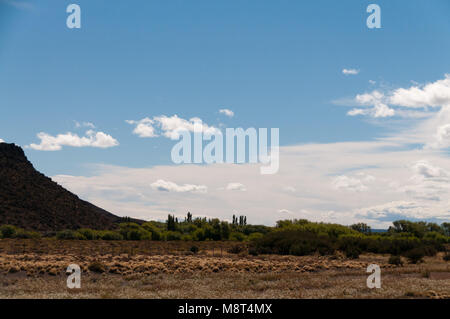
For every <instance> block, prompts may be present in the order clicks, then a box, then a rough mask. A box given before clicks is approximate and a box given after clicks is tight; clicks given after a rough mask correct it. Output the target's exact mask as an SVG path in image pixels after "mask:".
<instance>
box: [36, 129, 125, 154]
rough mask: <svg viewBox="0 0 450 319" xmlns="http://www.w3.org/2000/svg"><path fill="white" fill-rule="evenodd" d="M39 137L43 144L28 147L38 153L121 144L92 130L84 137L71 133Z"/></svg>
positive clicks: (44, 134) (104, 134)
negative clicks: (65, 148)
mask: <svg viewBox="0 0 450 319" xmlns="http://www.w3.org/2000/svg"><path fill="white" fill-rule="evenodd" d="M37 137H38V138H39V139H40V140H41V142H40V143H39V144H30V145H28V146H27V147H29V148H32V149H34V150H38V151H59V150H61V149H62V148H63V146H71V147H96V148H109V147H114V146H117V145H119V142H118V141H117V140H116V139H115V138H113V137H112V136H111V135H108V134H106V133H103V132H95V131H92V130H89V131H87V132H86V135H85V136H82V137H80V136H78V135H77V134H74V133H70V132H68V133H66V134H58V135H57V136H52V135H50V134H47V133H44V132H41V133H39V134H37Z"/></svg>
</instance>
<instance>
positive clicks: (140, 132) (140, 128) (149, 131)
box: [125, 117, 158, 137]
mask: <svg viewBox="0 0 450 319" xmlns="http://www.w3.org/2000/svg"><path fill="white" fill-rule="evenodd" d="M125 122H127V123H128V124H131V125H136V127H135V128H134V130H133V134H136V135H137V136H139V137H156V136H158V134H156V130H155V128H154V127H153V124H154V123H155V121H153V120H152V119H150V118H148V117H146V118H143V119H142V120H140V121H131V120H127V121H125Z"/></svg>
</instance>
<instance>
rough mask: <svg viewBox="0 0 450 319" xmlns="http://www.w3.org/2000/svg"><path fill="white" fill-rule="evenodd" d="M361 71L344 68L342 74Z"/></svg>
mask: <svg viewBox="0 0 450 319" xmlns="http://www.w3.org/2000/svg"><path fill="white" fill-rule="evenodd" d="M358 73H359V70H357V69H343V70H342V74H345V75H357V74H358Z"/></svg>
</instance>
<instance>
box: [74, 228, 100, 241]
mask: <svg viewBox="0 0 450 319" xmlns="http://www.w3.org/2000/svg"><path fill="white" fill-rule="evenodd" d="M77 232H78V233H80V234H81V235H83V236H84V237H85V238H86V239H87V240H95V239H98V238H99V235H98V232H96V231H95V230H92V229H89V228H81V229H78V230H77Z"/></svg>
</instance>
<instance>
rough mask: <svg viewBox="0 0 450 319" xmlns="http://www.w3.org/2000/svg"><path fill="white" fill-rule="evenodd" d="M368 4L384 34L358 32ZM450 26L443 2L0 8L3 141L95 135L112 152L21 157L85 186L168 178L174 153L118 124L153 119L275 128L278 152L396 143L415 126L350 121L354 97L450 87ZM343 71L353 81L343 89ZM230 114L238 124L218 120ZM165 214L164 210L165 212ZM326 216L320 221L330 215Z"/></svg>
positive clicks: (11, 0)
mask: <svg viewBox="0 0 450 319" xmlns="http://www.w3.org/2000/svg"><path fill="white" fill-rule="evenodd" d="M70 3H77V4H79V5H80V7H81V9H82V28H81V29H79V30H75V29H68V28H67V27H66V18H67V16H68V14H67V13H66V7H67V5H68V4H70ZM370 3H377V4H378V5H379V6H380V7H381V10H382V28H381V29H376V30H375V29H368V28H367V26H366V23H365V21H366V18H367V16H368V15H369V14H368V13H366V7H367V6H368V5H369V4H370ZM448 12H450V3H449V2H448V1H446V0H442V1H439V0H433V1H427V2H424V1H408V2H407V1H378V0H377V1H320V0H319V1H294V0H292V1H256V0H254V1H237V0H228V1H206V0H205V1H204V0H198V1H174V0H170V1H123V0H120V1H114V2H112V1H101V0H96V1H83V0H76V1H75V0H73V1H60V0H58V1H56V0H53V1H51V0H43V1H26V0H23V1H18V0H17V1H16V0H0V19H1V21H2V22H0V28H1V29H0V105H1V110H2V114H3V116H1V117H0V138H1V139H3V140H5V141H7V142H14V143H16V144H19V145H21V146H27V145H30V144H31V143H36V144H39V139H38V138H37V137H36V134H38V133H39V132H45V133H47V134H49V135H52V136H56V135H57V134H64V133H67V132H72V133H73V134H78V135H79V136H83V135H84V134H85V131H86V130H87V127H76V125H75V123H76V122H78V123H83V122H90V123H93V124H94V125H95V131H96V132H104V133H105V134H108V135H110V136H112V137H114V139H116V140H117V141H118V142H119V145H118V146H115V147H110V148H95V147H66V146H65V147H63V148H62V150H58V151H40V150H35V149H32V148H26V149H25V151H26V154H27V156H28V157H29V159H30V160H31V161H32V162H33V163H34V165H35V167H36V168H38V169H39V170H41V171H42V172H43V173H45V174H47V175H50V176H59V175H70V176H79V177H80V178H81V177H83V178H87V177H89V176H97V175H98V174H99V169H98V164H101V165H104V166H103V167H106V166H114V167H121V168H125V167H126V168H130V169H131V168H135V169H139V168H151V167H154V166H155V165H166V166H168V167H169V168H170V166H171V165H172V164H171V161H170V149H171V147H172V146H173V144H174V141H172V140H170V139H166V138H139V137H138V136H136V134H133V132H132V131H133V127H132V126H130V125H129V124H127V123H126V122H125V120H140V119H143V118H145V117H154V116H160V115H166V116H173V115H175V114H176V115H178V116H179V117H180V118H183V119H190V118H192V117H199V118H201V119H202V120H203V121H204V122H205V123H207V124H208V125H211V126H219V125H220V124H222V125H224V126H230V127H244V128H247V127H277V128H280V143H281V146H282V147H295V146H296V145H305V143H316V144H323V145H328V144H333V145H335V143H342V142H348V143H351V142H370V141H376V140H377V138H380V137H383V138H384V137H392V135H393V134H396V135H395V137H398V134H397V131H398V128H399V127H411V125H413V124H411V123H414V125H416V124H417V120H414V119H404V118H403V117H398V116H392V117H390V118H389V119H385V118H383V119H380V118H371V117H370V116H349V115H348V114H347V113H348V111H349V110H350V109H351V108H352V107H354V106H355V105H353V104H352V103H353V102H354V98H355V96H356V95H357V94H364V93H370V92H373V91H374V90H379V91H383V92H388V91H392V90H395V89H398V88H409V87H411V86H413V85H415V83H419V84H420V85H422V84H423V85H424V84H426V83H434V82H436V81H439V80H442V79H444V78H445V74H447V73H450V59H448V52H450V40H448V39H449V37H448V35H449V33H450V21H449V19H448ZM344 68H346V69H356V70H359V73H358V74H356V75H344V74H343V73H342V70H343V69H344ZM419 84H417V85H419ZM224 108H226V109H230V110H232V111H233V112H234V114H235V115H234V117H232V118H228V117H226V116H224V115H223V114H220V113H219V110H220V109H224ZM396 114H397V113H396ZM402 136H404V135H402ZM411 144H416V143H415V141H408V143H407V145H403V147H404V148H407V149H411V148H414V147H411V146H410V145H411ZM417 144H421V141H417ZM433 156H434V155H433ZM430 158H431V157H430ZM426 159H428V157H426ZM439 159H440V160H444V159H446V158H445V157H440V158H439ZM300 160H301V159H300ZM330 160H332V159H330ZM386 160H387V161H389V159H388V158H386ZM418 160H419V159H418ZM420 160H422V157H421V158H420ZM92 164H96V165H94V166H93V165H92ZM105 165H106V166H105ZM367 165H368V164H367ZM405 165H406V164H405ZM103 169H104V168H103ZM293 169H294V168H293ZM324 169H325V168H324ZM345 169H346V170H352V169H357V167H355V168H349V167H346V168H345ZM340 173H341V172H340V171H327V172H326V175H327V176H328V175H329V176H334V175H339V174H340ZM152 176H153V175H152ZM339 176H341V175H339ZM156 178H157V176H156V177H155V179H156ZM161 178H163V177H161ZM236 178H237V177H236ZM349 178H352V177H349ZM152 182H154V181H152V180H151V181H148V183H149V185H150V184H151V183H152ZM182 182H183V183H189V181H187V182H186V181H182ZM66 183H67V184H65V186H67V187H68V188H69V189H72V190H74V191H75V190H77V191H78V192H79V193H82V194H89V191H88V190H86V189H81V188H80V187H81V186H80V187H78V188H77V187H75V186H73V185H72V186H71V185H69V184H70V183H69V182H67V181H66ZM180 183H181V182H180ZM169 193H170V192H169ZM324 193H325V191H324ZM178 195H179V194H178ZM322 195H323V194H322ZM149 196H150V195H149ZM233 196H234V195H233ZM85 197H88V198H87V199H90V200H93V201H94V202H96V203H98V204H105V203H104V202H103V201H102V200H101V199H100V198H97V197H96V198H90V197H89V196H88V195H86V196H85ZM99 197H100V196H99ZM171 199H172V200H173V202H175V201H176V200H178V199H177V198H171ZM127 200H129V199H127ZM127 200H124V202H123V203H126V202H127ZM229 200H236V201H239V200H242V201H244V200H246V199H245V198H238V197H237V198H235V197H230V198H229ZM278 200H279V199H274V201H278ZM378 200H379V201H380V203H379V204H380V205H381V204H382V200H381V199H378ZM389 200H393V199H391V198H390V199H389ZM130 201H131V202H133V204H135V203H136V201H135V200H130ZM151 202H152V203H153V200H152V201H151ZM170 202H171V201H168V202H167V203H168V204H166V206H165V208H164V209H167V210H169V211H170V210H171V209H172V207H171V206H170V204H169V203H170ZM152 203H150V202H145V203H143V204H141V206H140V207H149V206H151V205H152ZM200 203H201V204H202V203H203V204H204V202H202V201H200ZM296 203H297V205H298V206H303V203H302V202H301V200H300V199H298V198H297V200H296ZM341 204H342V203H340V202H339V201H337V202H336V203H335V208H336V209H337V210H339V207H341ZM371 204H372V203H371ZM373 204H374V203H373ZM130 205H131V204H130ZM161 205H162V204H161ZM199 205H200V204H199ZM246 205H247V206H251V204H250V203H249V204H246ZM321 205H322V204H317V207H322V206H321ZM330 205H331V204H330ZM330 205H328V204H327V205H325V206H326V209H325V211H327V212H329V211H330V210H333V211H334V209H333V207H331V206H332V205H331V206H330ZM355 205H356V204H355ZM360 205H361V206H364V203H360ZM106 206H107V208H108V206H109V207H112V206H114V205H113V204H111V203H109V204H108V203H106ZM356 206H357V205H356ZM356 206H355V207H352V208H351V209H356ZM317 207H316V206H315V208H317ZM279 208H280V210H282V209H284V208H283V207H281V206H280V207H279ZM158 209H159V210H158V212H161V211H164V209H163V208H161V206H159V208H158ZM173 209H176V208H173ZM230 209H231V208H230ZM233 209H234V208H233ZM235 209H239V207H236V208H235ZM343 209H344V208H343ZM348 209H350V208H348ZM348 209H347V208H346V209H345V210H348ZM178 210H179V213H180V214H181V213H182V212H181V210H182V209H181V208H179V209H178ZM178 210H177V212H178ZM286 210H287V209H286ZM136 211H137V210H136ZM289 211H293V209H290V210H289ZM158 212H156V211H155V212H154V215H158V214H159V213H158ZM297 212H298V214H297V213H295V212H294V213H293V216H294V217H298V216H300V215H301V213H300V210H298V211H297ZM218 214H219V213H218ZM220 214H221V213H220ZM267 214H270V212H268V213H267ZM296 214H297V215H296ZM299 214H300V215H299ZM135 215H139V214H138V213H136V214H135ZM160 215H162V213H160ZM139 216H141V217H142V215H139ZM151 216H153V215H151ZM158 216H159V215H158ZM445 216H448V215H444V217H445ZM146 217H147V216H146ZM274 218H275V217H274ZM430 218H434V216H431V217H430ZM272 221H273V218H269V217H268V218H267V220H266V219H265V220H264V222H267V223H270V222H272Z"/></svg>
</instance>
